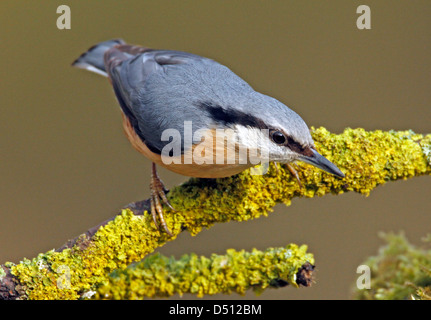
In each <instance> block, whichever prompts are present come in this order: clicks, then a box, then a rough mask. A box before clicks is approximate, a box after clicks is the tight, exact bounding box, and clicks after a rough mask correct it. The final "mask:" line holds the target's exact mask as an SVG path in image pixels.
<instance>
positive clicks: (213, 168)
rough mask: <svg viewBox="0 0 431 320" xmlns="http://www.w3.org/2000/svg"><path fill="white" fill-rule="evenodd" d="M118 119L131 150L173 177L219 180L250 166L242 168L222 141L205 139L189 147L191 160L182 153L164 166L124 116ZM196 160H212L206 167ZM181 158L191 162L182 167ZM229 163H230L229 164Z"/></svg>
mask: <svg viewBox="0 0 431 320" xmlns="http://www.w3.org/2000/svg"><path fill="white" fill-rule="evenodd" d="M122 116H123V127H124V131H125V133H126V136H127V138H128V139H129V141H130V143H131V144H132V146H133V147H134V148H135V149H136V150H138V151H139V152H140V153H142V154H143V155H144V156H146V157H147V158H148V159H150V160H151V161H152V162H154V163H156V164H158V165H160V166H162V167H164V168H166V169H168V170H170V171H173V172H175V173H178V174H181V175H184V176H188V177H197V178H223V177H229V176H232V175H234V174H237V173H239V172H241V171H244V170H245V169H247V168H250V167H251V166H253V165H252V164H249V163H245V164H243V163H242V162H243V161H241V162H240V161H239V155H238V152H237V150H236V149H235V150H232V149H230V152H228V151H229V150H228V146H227V145H226V144H225V143H224V141H223V143H221V141H216V140H215V139H206V138H205V139H204V141H203V142H202V143H200V144H197V145H193V147H192V148H191V149H190V151H189V152H190V153H191V155H192V156H191V157H189V156H190V154H189V153H186V154H184V155H181V156H180V159H172V160H177V161H172V163H170V164H166V163H164V162H163V161H162V157H161V155H159V154H157V153H154V152H152V151H151V150H150V149H149V148H148V147H147V146H146V145H145V143H144V142H143V141H142V140H141V138H140V137H139V136H138V135H137V134H136V132H135V130H134V129H133V127H132V125H131V123H130V121H129V119H128V118H127V116H125V115H124V113H123V114H122ZM208 133H209V134H208V136H210V137H215V136H216V135H215V130H213V129H211V130H209V131H208ZM234 148H235V147H234ZM221 152H223V153H221ZM218 154H222V155H224V156H223V159H222V160H221V159H217V158H216V155H218ZM229 155H233V156H234V157H235V159H231V160H232V161H228V156H229ZM200 157H201V159H202V158H205V159H207V160H208V159H210V158H212V163H208V161H206V163H205V162H204V163H202V161H199V160H196V159H197V158H200ZM185 158H186V159H191V163H190V164H189V163H187V164H186V163H184V162H185V161H184V159H185ZM217 160H218V161H217ZM175 162H179V163H175ZM220 162H221V163H220ZM229 162H234V163H233V164H232V163H229Z"/></svg>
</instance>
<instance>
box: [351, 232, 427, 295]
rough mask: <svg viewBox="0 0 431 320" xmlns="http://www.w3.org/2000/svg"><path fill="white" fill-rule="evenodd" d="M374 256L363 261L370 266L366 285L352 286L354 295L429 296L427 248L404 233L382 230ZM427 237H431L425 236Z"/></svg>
mask: <svg viewBox="0 0 431 320" xmlns="http://www.w3.org/2000/svg"><path fill="white" fill-rule="evenodd" d="M382 237H383V238H384V239H385V241H386V245H385V246H383V247H382V248H381V249H380V250H379V253H378V255H377V256H373V257H370V258H368V259H367V260H366V261H365V262H364V263H363V264H364V265H367V266H369V267H370V270H371V282H370V289H355V292H354V297H355V298H356V299H367V300H406V299H412V298H413V299H431V249H430V248H429V245H428V246H427V247H428V248H426V247H417V246H414V245H412V244H411V243H409V242H408V240H407V239H406V237H405V236H404V234H402V233H400V234H393V233H389V234H384V235H382ZM429 238H430V239H431V237H429ZM428 242H429V241H428Z"/></svg>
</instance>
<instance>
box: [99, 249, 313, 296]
mask: <svg viewBox="0 0 431 320" xmlns="http://www.w3.org/2000/svg"><path fill="white" fill-rule="evenodd" d="M313 263H314V258H313V255H312V254H309V253H307V246H301V247H298V246H297V245H294V244H291V245H288V246H287V247H285V248H268V249H266V250H265V251H263V252H262V251H259V250H256V249H253V250H252V251H251V252H246V251H244V250H241V251H235V250H233V249H229V250H227V252H226V254H224V255H218V254H212V255H211V256H210V257H209V258H207V257H204V256H197V255H196V254H190V255H183V256H182V257H181V258H180V259H178V260H175V259H174V258H168V257H165V256H162V255H160V254H156V255H153V256H150V257H148V258H146V259H145V260H143V261H142V262H140V263H137V264H133V265H132V266H130V267H129V268H127V269H125V270H116V271H115V272H113V273H112V274H111V276H110V277H109V281H108V282H107V283H105V284H104V285H103V286H101V287H99V288H98V289H97V294H96V296H95V298H96V299H132V300H136V299H143V298H146V297H156V296H157V297H169V296H172V295H174V294H176V293H177V294H180V295H182V294H183V293H191V294H196V295H197V296H198V297H203V296H204V295H214V294H217V293H224V294H230V293H232V292H236V293H239V294H245V292H246V291H247V290H249V289H252V290H253V291H255V292H256V293H260V292H262V291H263V290H265V289H267V288H271V287H273V288H278V287H282V286H286V285H287V284H290V285H293V286H295V287H298V277H299V275H298V270H300V269H301V267H303V266H304V265H307V264H310V265H312V264H313ZM311 268H312V267H311ZM310 281H311V280H310Z"/></svg>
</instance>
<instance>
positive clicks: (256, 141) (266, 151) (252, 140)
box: [234, 125, 271, 164]
mask: <svg viewBox="0 0 431 320" xmlns="http://www.w3.org/2000/svg"><path fill="white" fill-rule="evenodd" d="M234 130H235V132H236V140H237V143H238V145H239V149H240V153H241V154H242V157H247V154H248V157H249V162H251V163H252V164H258V163H261V162H269V161H270V153H271V141H270V140H269V130H268V129H258V128H251V127H245V126H241V125H236V126H235V127H234ZM242 157H241V156H240V158H242Z"/></svg>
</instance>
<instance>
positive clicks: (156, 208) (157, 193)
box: [150, 162, 175, 237]
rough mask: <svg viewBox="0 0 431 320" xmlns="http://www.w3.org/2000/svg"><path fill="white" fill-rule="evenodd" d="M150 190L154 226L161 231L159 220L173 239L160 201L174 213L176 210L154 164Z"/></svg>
mask: <svg viewBox="0 0 431 320" xmlns="http://www.w3.org/2000/svg"><path fill="white" fill-rule="evenodd" d="M150 189H151V201H150V203H151V216H152V217H153V221H154V224H155V225H156V228H157V229H159V230H160V227H159V223H158V222H157V218H158V220H159V222H160V224H161V225H162V227H163V229H164V230H165V232H166V233H167V234H168V235H169V236H171V237H172V236H173V235H172V232H171V231H170V230H169V228H168V226H167V224H166V221H165V218H164V217H163V207H162V203H161V202H160V199H162V201H163V203H165V204H166V205H168V206H169V207H170V208H171V209H172V210H173V211H175V209H174V208H173V207H172V205H171V204H170V203H169V201H168V198H167V197H166V193H165V190H166V189H165V187H164V185H163V182H162V180H160V178H159V176H158V175H157V169H156V164H155V163H154V162H153V164H152V171H151V183H150Z"/></svg>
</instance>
